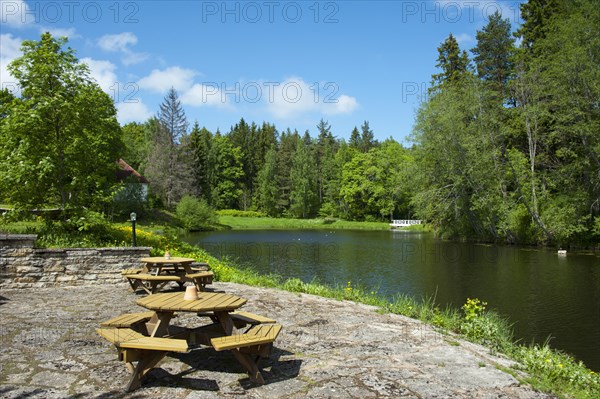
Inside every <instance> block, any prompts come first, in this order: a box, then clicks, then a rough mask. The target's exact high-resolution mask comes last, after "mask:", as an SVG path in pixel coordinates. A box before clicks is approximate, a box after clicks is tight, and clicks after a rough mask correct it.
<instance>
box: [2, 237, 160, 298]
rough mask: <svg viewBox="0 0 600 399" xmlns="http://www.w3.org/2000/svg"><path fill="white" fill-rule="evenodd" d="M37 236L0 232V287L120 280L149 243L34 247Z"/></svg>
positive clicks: (147, 252) (144, 254) (147, 249)
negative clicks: (123, 271)
mask: <svg viewBox="0 0 600 399" xmlns="http://www.w3.org/2000/svg"><path fill="white" fill-rule="evenodd" d="M36 238H37V236H35V235H23V234H0V288H31V287H50V286H57V285H61V286H65V285H93V284H115V283H123V282H125V280H124V279H123V277H121V270H122V269H130V268H134V267H141V263H140V259H141V258H143V257H147V256H149V255H150V250H151V248H150V247H135V248H133V247H122V248H52V249H42V248H34V243H35V240H36Z"/></svg>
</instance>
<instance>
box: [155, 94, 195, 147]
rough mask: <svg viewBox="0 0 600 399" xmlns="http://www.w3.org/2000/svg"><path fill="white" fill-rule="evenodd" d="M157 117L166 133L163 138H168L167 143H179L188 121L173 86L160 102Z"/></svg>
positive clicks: (185, 131)
mask: <svg viewBox="0 0 600 399" xmlns="http://www.w3.org/2000/svg"><path fill="white" fill-rule="evenodd" d="M158 119H159V120H160V122H161V123H162V125H163V127H164V133H166V134H165V135H164V137H163V139H165V140H168V144H171V145H176V144H179V142H180V140H181V139H182V138H183V136H185V135H186V134H187V129H188V122H187V118H186V117H185V111H184V110H183V107H182V106H181V102H180V101H179V96H178V95H177V91H176V90H175V88H173V87H171V89H170V90H169V91H168V92H167V95H166V96H165V98H164V100H163V102H162V103H161V104H160V111H159V113H158Z"/></svg>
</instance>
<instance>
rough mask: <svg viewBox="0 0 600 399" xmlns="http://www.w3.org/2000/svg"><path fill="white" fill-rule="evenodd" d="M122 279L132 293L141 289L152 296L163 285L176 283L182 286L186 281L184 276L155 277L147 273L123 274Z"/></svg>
mask: <svg viewBox="0 0 600 399" xmlns="http://www.w3.org/2000/svg"><path fill="white" fill-rule="evenodd" d="M123 277H125V278H126V279H127V281H128V282H129V285H130V286H131V289H132V291H133V292H135V291H136V290H137V289H138V288H140V287H141V288H142V289H143V290H144V291H146V292H147V293H148V294H154V293H155V292H156V291H158V290H159V289H160V288H161V287H163V286H164V285H166V284H168V283H170V282H171V281H175V282H176V283H178V284H180V285H183V283H184V282H185V281H186V279H185V277H184V276H178V275H174V274H159V275H157V276H155V275H153V274H149V273H136V274H124V275H123Z"/></svg>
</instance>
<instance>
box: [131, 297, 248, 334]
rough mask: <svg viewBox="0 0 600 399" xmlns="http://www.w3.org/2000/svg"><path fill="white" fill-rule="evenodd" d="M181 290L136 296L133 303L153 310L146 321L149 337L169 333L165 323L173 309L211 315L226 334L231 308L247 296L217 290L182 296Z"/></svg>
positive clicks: (168, 320) (243, 301)
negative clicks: (195, 296)
mask: <svg viewBox="0 0 600 399" xmlns="http://www.w3.org/2000/svg"><path fill="white" fill-rule="evenodd" d="M183 297H184V294H182V293H181V292H169V293H164V294H155V295H150V296H147V297H145V298H141V299H138V300H137V301H136V303H137V304H138V305H140V306H142V307H144V308H146V309H148V310H153V311H154V312H155V313H154V315H153V317H152V318H151V319H150V321H149V322H148V323H147V324H146V326H147V327H148V334H149V335H150V336H151V337H155V336H156V337H161V336H165V335H168V327H169V322H170V320H171V318H172V317H173V315H174V313H175V312H192V313H202V314H207V315H214V317H215V318H216V319H217V320H218V322H219V324H220V325H221V327H222V328H223V331H224V333H225V334H226V335H231V333H232V331H233V320H232V319H231V317H230V316H229V313H230V312H233V311H234V310H236V309H238V308H240V307H241V306H243V305H244V304H245V303H246V301H247V299H244V298H240V297H237V296H235V295H230V294H223V293H218V292H199V293H198V299H195V300H186V299H183Z"/></svg>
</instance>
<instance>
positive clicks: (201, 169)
mask: <svg viewBox="0 0 600 399" xmlns="http://www.w3.org/2000/svg"><path fill="white" fill-rule="evenodd" d="M190 137H191V140H192V147H193V149H194V175H195V177H196V182H197V183H198V188H199V192H200V196H201V197H202V198H204V199H205V200H206V201H208V202H209V203H210V201H211V199H212V197H211V190H210V189H211V186H210V181H211V175H210V173H211V171H212V170H213V167H212V165H211V164H210V151H211V147H212V133H211V132H210V131H208V130H207V129H206V128H205V127H203V128H202V129H200V126H199V125H198V122H197V121H196V122H195V123H194V127H193V128H192V131H191V133H190Z"/></svg>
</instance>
